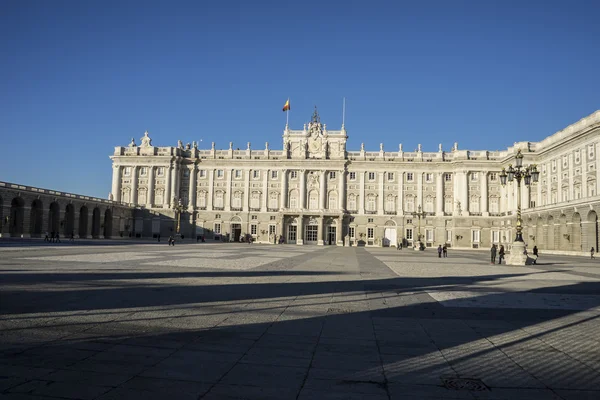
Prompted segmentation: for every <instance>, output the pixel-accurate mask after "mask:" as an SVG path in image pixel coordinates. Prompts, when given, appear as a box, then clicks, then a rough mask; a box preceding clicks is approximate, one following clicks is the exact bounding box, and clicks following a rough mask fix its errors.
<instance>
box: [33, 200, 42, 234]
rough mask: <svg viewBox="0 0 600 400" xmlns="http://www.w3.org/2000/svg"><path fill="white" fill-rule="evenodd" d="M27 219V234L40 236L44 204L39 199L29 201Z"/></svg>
mask: <svg viewBox="0 0 600 400" xmlns="http://www.w3.org/2000/svg"><path fill="white" fill-rule="evenodd" d="M29 221H30V222H29V234H30V235H31V237H41V236H42V223H43V221H44V204H43V203H42V201H41V200H40V199H36V200H34V201H33V203H31V211H29Z"/></svg>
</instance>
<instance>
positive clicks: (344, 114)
mask: <svg viewBox="0 0 600 400" xmlns="http://www.w3.org/2000/svg"><path fill="white" fill-rule="evenodd" d="M345 124H346V98H345V97H344V101H343V104H342V129H343V128H344V125H345Z"/></svg>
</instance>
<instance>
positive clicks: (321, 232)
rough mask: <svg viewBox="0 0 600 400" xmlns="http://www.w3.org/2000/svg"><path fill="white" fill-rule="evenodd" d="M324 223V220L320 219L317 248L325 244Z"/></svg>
mask: <svg viewBox="0 0 600 400" xmlns="http://www.w3.org/2000/svg"><path fill="white" fill-rule="evenodd" d="M324 222H325V221H323V218H319V225H318V227H317V246H323V244H324V243H325V242H324V240H323V236H324V232H323V231H324V225H325V224H324Z"/></svg>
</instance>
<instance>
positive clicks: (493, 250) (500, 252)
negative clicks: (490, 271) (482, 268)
mask: <svg viewBox="0 0 600 400" xmlns="http://www.w3.org/2000/svg"><path fill="white" fill-rule="evenodd" d="M536 251H537V247H536ZM490 253H491V264H496V253H497V254H498V264H502V260H504V255H505V251H504V246H503V245H500V248H498V247H497V246H496V244H492V248H491V249H490Z"/></svg>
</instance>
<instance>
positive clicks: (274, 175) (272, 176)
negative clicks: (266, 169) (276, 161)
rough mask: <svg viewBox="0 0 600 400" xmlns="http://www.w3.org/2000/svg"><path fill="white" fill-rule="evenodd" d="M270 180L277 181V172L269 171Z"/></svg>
mask: <svg viewBox="0 0 600 400" xmlns="http://www.w3.org/2000/svg"><path fill="white" fill-rule="evenodd" d="M271 179H277V171H271Z"/></svg>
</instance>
